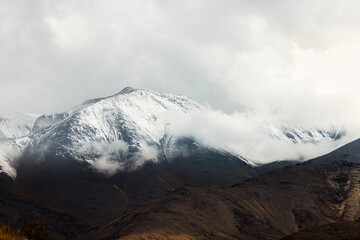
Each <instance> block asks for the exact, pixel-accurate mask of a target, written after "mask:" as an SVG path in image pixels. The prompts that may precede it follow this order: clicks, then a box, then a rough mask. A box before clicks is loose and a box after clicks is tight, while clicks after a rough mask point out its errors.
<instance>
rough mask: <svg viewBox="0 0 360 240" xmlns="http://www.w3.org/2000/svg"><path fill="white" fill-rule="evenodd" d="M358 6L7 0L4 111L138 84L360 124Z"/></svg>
mask: <svg viewBox="0 0 360 240" xmlns="http://www.w3.org/2000/svg"><path fill="white" fill-rule="evenodd" d="M358 9H360V2H359V1H346V0H345V1H331V0H318V1H311V0H308V1H305V0H303V1H301V0H300V1H298V0H297V1H291V0H283V1H276V0H272V1H268V0H263V1H261V0H255V1H254V0H249V1H239V0H229V1H224V0H206V1H205V0H204V1H198V0H188V1H172V0H169V1H162V0H159V1H152V0H148V1H145V0H131V1H117V0H116V1H115V0H101V1H76V0H65V1H64V0H61V1H60V0H59V1H45V0H44V1H28V0H2V1H0V109H1V108H4V107H6V108H10V109H14V110H17V111H19V112H33V113H48V112H56V111H64V110H67V109H69V108H71V107H73V106H75V105H77V104H79V103H81V102H82V101H84V100H86V99H89V98H95V97H100V96H107V95H111V94H114V93H115V92H118V91H120V90H121V89H122V88H124V87H126V86H133V87H137V88H145V89H153V90H160V91H165V92H171V93H178V94H181V95H186V96H189V97H192V98H193V99H195V100H197V101H199V102H201V103H203V104H209V105H210V106H212V107H213V108H215V109H221V110H223V111H225V112H232V111H236V110H238V111H242V110H244V109H247V110H257V111H268V110H277V111H280V112H281V113H282V114H283V116H282V117H284V118H285V119H287V120H288V121H292V120H294V119H296V120H297V121H300V122H306V123H308V122H311V123H319V124H321V123H323V122H324V121H325V122H326V124H337V123H343V122H346V123H348V122H350V123H349V124H353V122H354V121H353V116H354V112H356V111H358V109H359V107H360V106H359V105H360V101H358V100H357V96H358V90H359V89H360V81H359V80H358V78H359V76H360V68H359V67H358V63H357V61H358V60H359V57H360V15H359V14H358V12H357V10H358ZM357 115H358V114H355V116H357ZM334 116H336V117H334Z"/></svg>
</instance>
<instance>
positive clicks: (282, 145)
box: [162, 109, 356, 164]
mask: <svg viewBox="0 0 360 240" xmlns="http://www.w3.org/2000/svg"><path fill="white" fill-rule="evenodd" d="M162 117H164V118H165V119H167V121H168V122H169V125H168V126H167V132H168V133H169V134H173V135H175V136H191V137H193V138H195V139H196V140H197V141H199V142H200V143H202V144H204V145H207V146H212V147H215V148H220V149H224V150H227V151H230V152H234V153H236V154H239V155H241V156H243V157H245V158H247V159H249V160H250V161H252V162H253V163H256V164H261V163H268V162H272V161H277V160H307V159H310V158H314V157H317V156H320V155H322V154H326V153H328V152H330V151H332V150H334V149H336V148H337V147H339V146H341V145H343V144H345V143H347V142H348V141H351V140H354V139H355V138H356V134H353V133H352V132H350V134H348V135H345V137H342V138H341V139H340V140H337V141H332V140H331V139H323V140H320V141H319V142H317V143H311V142H309V143H297V144H294V143H292V142H291V140H290V139H276V138H273V137H271V136H270V135H269V133H268V132H267V131H266V126H269V125H270V126H272V127H274V128H277V129H280V128H281V127H282V126H287V127H290V128H292V127H294V128H295V127H299V125H295V124H294V123H291V122H284V121H283V120H282V119H279V118H278V117H277V114H276V113H273V112H269V113H267V114H264V113H263V114H259V113H239V112H235V113H233V114H226V113H224V112H221V111H214V110H210V109H207V110H203V111H201V112H199V113H194V114H178V113H171V114H166V115H163V116H162ZM301 127H302V128H304V129H305V130H317V129H321V130H324V131H334V129H336V130H338V131H347V129H344V128H343V127H344V126H333V125H329V126H326V125H325V126H321V127H319V126H317V125H303V126H301Z"/></svg>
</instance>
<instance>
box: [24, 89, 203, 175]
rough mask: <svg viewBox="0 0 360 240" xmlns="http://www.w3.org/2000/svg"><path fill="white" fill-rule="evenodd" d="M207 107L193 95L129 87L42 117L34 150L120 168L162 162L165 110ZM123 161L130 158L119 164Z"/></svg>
mask: <svg viewBox="0 0 360 240" xmlns="http://www.w3.org/2000/svg"><path fill="white" fill-rule="evenodd" d="M201 108H202V107H201V106H200V105H199V104H198V103H196V102H194V101H193V100H191V99H189V98H187V97H182V96H177V95H173V94H164V93H159V92H154V91H148V90H135V89H132V88H125V89H124V90H122V91H121V92H119V93H118V94H115V95H113V96H110V97H107V98H100V99H95V100H90V101H86V102H85V103H84V104H82V105H80V106H78V107H76V108H74V109H72V110H70V111H68V112H66V113H61V114H57V115H47V116H42V117H40V118H39V120H38V121H36V123H35V129H36V130H37V132H36V133H34V137H33V140H32V141H31V142H30V144H29V146H28V150H30V151H40V150H41V151H42V150H43V149H45V148H46V149H48V150H49V151H53V152H54V153H55V154H56V155H60V156H64V157H66V156H69V155H70V156H71V157H74V158H75V159H77V160H80V161H81V160H85V161H87V162H89V163H90V164H93V165H97V164H99V161H105V164H106V163H108V164H110V165H111V164H112V165H111V166H112V167H114V168H124V167H134V166H138V165H141V164H142V162H143V161H144V160H153V161H156V160H157V156H158V154H159V149H160V148H161V142H160V141H161V139H162V138H163V137H164V135H165V128H166V124H167V123H166V122H163V121H162V120H161V118H160V115H161V114H163V113H164V112H165V111H166V112H169V111H174V112H183V113H191V112H194V111H199V110H200V109H201ZM38 126H39V127H38ZM39 129H40V130H39ZM119 159H122V160H124V161H123V162H121V161H120V163H119ZM115 160H117V162H118V163H116V164H115V163H114V161H115ZM125 160H126V161H125ZM114 164H115V165H114Z"/></svg>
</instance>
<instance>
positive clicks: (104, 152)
mask: <svg viewBox="0 0 360 240" xmlns="http://www.w3.org/2000/svg"><path fill="white" fill-rule="evenodd" d="M158 154H159V152H158V150H157V148H155V147H151V146H148V145H147V144H144V143H140V144H139V146H138V147H137V151H135V152H131V151H130V145H129V144H128V143H127V142H124V141H122V140H116V141H113V142H111V143H101V142H87V143H86V144H83V146H82V147H81V148H80V150H78V151H77V152H76V155H77V156H79V158H85V160H86V161H87V162H88V163H90V164H91V166H93V167H94V168H95V169H96V170H97V171H99V172H101V173H103V174H105V175H114V174H115V173H117V172H119V171H123V170H134V169H136V168H138V167H140V166H142V165H143V164H144V163H145V162H147V161H153V162H156V161H157V160H158Z"/></svg>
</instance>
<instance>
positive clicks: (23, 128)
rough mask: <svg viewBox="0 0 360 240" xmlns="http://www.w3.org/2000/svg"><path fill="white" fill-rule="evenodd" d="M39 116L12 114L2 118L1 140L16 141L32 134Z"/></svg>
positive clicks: (0, 123) (0, 118) (0, 117)
mask: <svg viewBox="0 0 360 240" xmlns="http://www.w3.org/2000/svg"><path fill="white" fill-rule="evenodd" d="M37 117H38V116H37V115H33V114H25V113H17V112H10V113H7V114H5V115H2V116H0V140H5V139H14V138H19V137H23V136H26V135H28V134H30V132H31V130H32V127H33V125H34V122H35V120H36V118H37Z"/></svg>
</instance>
